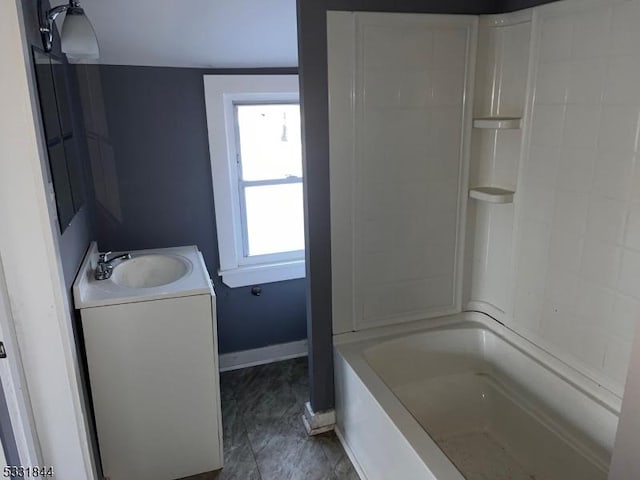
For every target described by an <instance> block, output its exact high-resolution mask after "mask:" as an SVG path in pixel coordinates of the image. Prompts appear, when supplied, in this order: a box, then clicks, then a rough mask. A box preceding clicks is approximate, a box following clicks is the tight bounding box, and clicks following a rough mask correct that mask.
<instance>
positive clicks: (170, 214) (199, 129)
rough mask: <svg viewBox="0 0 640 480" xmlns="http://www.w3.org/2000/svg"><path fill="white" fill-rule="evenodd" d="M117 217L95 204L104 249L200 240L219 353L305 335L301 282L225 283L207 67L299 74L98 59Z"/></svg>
mask: <svg viewBox="0 0 640 480" xmlns="http://www.w3.org/2000/svg"><path fill="white" fill-rule="evenodd" d="M90 68H96V69H99V75H100V81H101V84H102V92H103V98H104V102H105V111H106V117H107V123H108V128H109V140H110V142H111V145H112V146H113V149H114V154H115V162H116V170H117V178H118V185H117V188H118V195H119V198H120V206H121V210H122V221H121V222H119V221H117V220H116V219H114V218H113V217H112V216H107V215H104V213H103V212H102V210H101V209H99V208H98V209H97V215H98V219H97V220H98V221H97V228H98V240H99V245H100V248H101V249H103V250H114V251H117V250H137V249H143V248H155V247H171V246H179V245H193V244H195V245H198V247H199V248H200V250H201V251H202V253H203V255H204V258H205V262H206V264H207V268H208V269H209V272H210V274H211V275H212V277H213V279H214V284H215V289H216V294H217V303H218V335H219V349H220V352H221V353H227V352H235V351H240V350H246V349H251V348H258V347H263V346H267V345H273V344H278V343H285V342H290V341H295V340H301V339H304V338H306V321H305V301H306V296H305V283H304V280H290V281H284V282H277V283H271V284H265V285H262V295H261V296H259V297H257V296H253V295H252V294H251V287H244V288H233V289H232V288H228V287H227V286H225V285H224V284H222V283H221V281H220V278H219V277H218V276H217V274H216V272H217V271H218V268H219V261H218V246H217V237H216V225H215V212H214V204H213V186H212V180H211V166H210V165H211V164H210V157H209V141H208V137H207V124H206V120H207V119H206V113H205V103H204V84H203V75H204V74H205V73H216V74H225V73H297V70H296V69H271V70H269V71H265V70H259V69H258V70H253V71H248V70H242V71H234V70H205V69H198V68H165V67H131V66H113V65H101V66H93V67H90Z"/></svg>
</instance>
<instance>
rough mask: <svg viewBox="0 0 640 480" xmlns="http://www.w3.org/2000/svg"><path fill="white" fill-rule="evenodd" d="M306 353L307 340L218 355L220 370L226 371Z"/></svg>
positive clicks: (302, 355)
mask: <svg viewBox="0 0 640 480" xmlns="http://www.w3.org/2000/svg"><path fill="white" fill-rule="evenodd" d="M306 355H307V341H306V340H298V341H297V342H289V343H281V344H278V345H269V346H268V347H262V348H254V349H252V350H243V351H241V352H233V353H223V354H222V355H220V358H219V363H220V371H221V372H228V371H230V370H238V369H240V368H246V367H254V366H256V365H264V364H265V363H273V362H279V361H280V360H289V359H290V358H298V357H304V356H306Z"/></svg>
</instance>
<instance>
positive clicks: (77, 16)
mask: <svg viewBox="0 0 640 480" xmlns="http://www.w3.org/2000/svg"><path fill="white" fill-rule="evenodd" d="M75 10H76V11H73V12H72V11H69V12H67V15H66V17H65V19H64V24H63V25H62V33H61V34H60V37H61V38H62V42H61V43H62V45H61V46H62V52H63V53H65V54H66V55H67V57H70V58H74V59H96V58H98V57H99V56H100V49H99V47H98V39H97V38H96V32H95V31H94V30H93V26H92V25H91V22H90V21H89V19H88V18H87V16H86V15H85V14H84V12H83V11H82V9H79V8H78V9H75Z"/></svg>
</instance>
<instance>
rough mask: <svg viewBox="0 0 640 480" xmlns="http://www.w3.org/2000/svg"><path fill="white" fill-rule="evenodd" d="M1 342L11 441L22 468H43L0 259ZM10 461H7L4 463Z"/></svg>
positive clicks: (1, 369) (0, 369)
mask: <svg viewBox="0 0 640 480" xmlns="http://www.w3.org/2000/svg"><path fill="white" fill-rule="evenodd" d="M0 341H2V342H3V343H4V347H5V350H6V352H7V358H4V359H0V382H1V383H2V390H3V391H4V396H5V401H6V404H7V410H8V412H9V418H10V420H11V430H12V432H13V440H14V441H15V447H16V449H17V451H18V456H19V458H20V463H21V465H42V464H43V463H42V454H41V452H40V448H39V445H38V440H37V434H36V430H35V426H34V425H35V423H34V420H33V411H32V409H31V401H30V399H29V396H28V393H27V388H26V379H25V376H24V369H23V366H22V359H21V358H20V354H19V348H18V341H17V337H16V332H15V325H14V323H13V317H12V315H11V309H10V307H9V294H8V292H7V285H6V282H5V277H4V268H3V266H2V256H1V255H0ZM6 460H7V461H8V460H11V459H9V458H7V459H6Z"/></svg>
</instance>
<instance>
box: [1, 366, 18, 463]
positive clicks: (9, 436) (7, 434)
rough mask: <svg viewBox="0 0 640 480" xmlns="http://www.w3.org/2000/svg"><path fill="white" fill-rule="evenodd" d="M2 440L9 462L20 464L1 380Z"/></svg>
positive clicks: (5, 455)
mask: <svg viewBox="0 0 640 480" xmlns="http://www.w3.org/2000/svg"><path fill="white" fill-rule="evenodd" d="M5 361H6V360H5ZM0 440H2V446H3V447H4V448H3V451H4V457H5V458H6V460H7V464H8V465H11V466H17V465H20V455H19V454H18V446H17V445H16V439H15V437H14V435H13V428H12V427H11V417H10V416H9V409H8V408H7V399H6V397H5V395H4V389H3V388H2V382H0Z"/></svg>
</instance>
